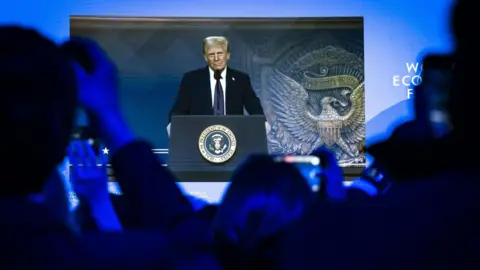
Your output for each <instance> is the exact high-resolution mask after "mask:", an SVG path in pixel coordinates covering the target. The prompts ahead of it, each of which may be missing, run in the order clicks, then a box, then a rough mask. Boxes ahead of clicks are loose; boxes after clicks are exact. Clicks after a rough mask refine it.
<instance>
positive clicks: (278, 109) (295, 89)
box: [268, 69, 319, 144]
mask: <svg viewBox="0 0 480 270" xmlns="http://www.w3.org/2000/svg"><path fill="white" fill-rule="evenodd" d="M268 81H269V83H268V87H269V90H270V93H271V95H272V99H271V102H272V106H273V109H274V110H273V111H274V113H275V116H276V118H277V121H278V122H280V123H281V124H282V125H283V126H284V127H285V129H286V131H287V132H288V133H290V135H291V136H292V137H294V138H295V139H297V140H299V141H300V142H303V143H308V144H313V143H316V142H318V138H319V136H318V131H317V127H316V123H315V120H314V119H312V118H311V117H310V116H309V115H308V114H307V101H308V93H307V90H305V89H304V88H303V86H302V85H300V84H299V83H297V82H296V81H294V80H293V79H291V78H290V77H288V76H286V75H285V74H283V73H282V72H280V71H278V70H276V69H274V70H272V72H271V75H270V78H269V80H268Z"/></svg>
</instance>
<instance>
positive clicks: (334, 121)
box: [268, 69, 365, 158]
mask: <svg viewBox="0 0 480 270" xmlns="http://www.w3.org/2000/svg"><path fill="white" fill-rule="evenodd" d="M302 84H304V85H312V84H316V85H315V90H327V89H335V88H347V90H343V91H342V95H346V96H347V95H348V98H349V99H350V100H351V102H352V107H351V109H350V111H349V112H348V113H347V114H346V115H344V116H342V115H339V113H338V112H337V111H336V110H335V109H334V108H333V107H332V105H331V103H332V102H335V101H337V102H338V100H335V98H333V97H330V96H325V97H322V98H321V100H320V104H321V111H320V113H318V112H317V113H312V112H311V111H309V106H308V101H309V95H308V92H307V90H306V89H305V88H304V86H303V85H302ZM302 84H300V83H298V82H297V81H295V80H293V79H292V78H290V77H288V76H286V75H285V74H283V73H282V72H280V71H279V70H276V69H274V70H272V72H271V74H270V77H269V85H268V87H269V88H271V89H272V90H271V91H270V92H271V93H272V100H271V101H272V106H273V107H274V110H273V111H274V113H275V116H276V118H277V120H278V122H279V123H281V124H282V125H283V126H284V128H285V129H286V131H287V132H288V133H289V134H290V135H291V136H292V137H293V138H294V139H295V140H296V141H297V143H300V144H304V145H307V146H308V148H309V149H310V150H313V149H315V148H318V147H320V146H323V145H326V146H333V145H336V146H338V147H339V148H340V149H341V150H342V151H343V152H345V153H346V154H347V155H348V156H350V157H352V158H355V157H357V156H358V154H359V152H358V149H357V147H353V146H352V145H358V143H360V142H362V141H363V140H364V139H365V111H364V109H365V108H364V107H365V104H364V97H365V88H364V83H363V82H359V81H358V79H357V78H356V77H354V76H350V75H338V76H332V77H323V78H316V79H314V80H309V78H306V81H305V82H302ZM315 90H314V91H315Z"/></svg>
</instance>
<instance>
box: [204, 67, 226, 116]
mask: <svg viewBox="0 0 480 270" xmlns="http://www.w3.org/2000/svg"><path fill="white" fill-rule="evenodd" d="M208 71H210V89H211V91H212V108H213V106H214V102H215V85H216V84H217V80H215V77H214V74H215V72H214V71H213V70H212V69H211V68H209V69H208ZM220 76H222V78H221V79H220V84H221V85H222V90H223V108H224V110H223V112H224V113H226V112H227V106H226V103H225V100H226V99H225V98H226V96H227V95H226V91H227V80H226V78H227V68H226V67H225V69H224V70H223V71H222V73H220Z"/></svg>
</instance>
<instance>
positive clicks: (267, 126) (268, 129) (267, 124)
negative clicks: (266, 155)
mask: <svg viewBox="0 0 480 270" xmlns="http://www.w3.org/2000/svg"><path fill="white" fill-rule="evenodd" d="M271 129H272V128H271V127H270V124H269V123H268V122H266V121H265V130H266V131H267V135H268V133H270V130H271Z"/></svg>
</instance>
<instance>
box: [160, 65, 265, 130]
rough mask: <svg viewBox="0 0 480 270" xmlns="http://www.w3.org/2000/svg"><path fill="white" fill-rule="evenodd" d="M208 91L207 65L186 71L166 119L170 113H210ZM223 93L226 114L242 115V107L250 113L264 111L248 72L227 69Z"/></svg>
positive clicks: (210, 96) (210, 103)
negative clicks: (224, 94)
mask: <svg viewBox="0 0 480 270" xmlns="http://www.w3.org/2000/svg"><path fill="white" fill-rule="evenodd" d="M211 91H212V90H211V86H210V73H209V70H208V67H205V68H201V69H197V70H194V71H190V72H187V73H185V74H184V75H183V78H182V82H181V83H180V87H179V89H178V94H177V99H176V100H175V103H174V104H173V107H172V109H171V110H170V115H169V122H170V120H171V117H172V115H212V114H213V108H212V94H211ZM225 93H226V97H225V106H226V108H225V109H226V114H227V115H243V108H244V107H245V109H247V112H248V113H249V114H252V115H253V114H256V115H262V114H263V109H262V105H261V104H260V100H259V99H258V97H257V95H256V94H255V91H253V89H252V84H251V82H250V77H249V76H248V75H247V74H245V73H243V72H240V71H238V70H235V69H232V68H227V78H226V91H225Z"/></svg>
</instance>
